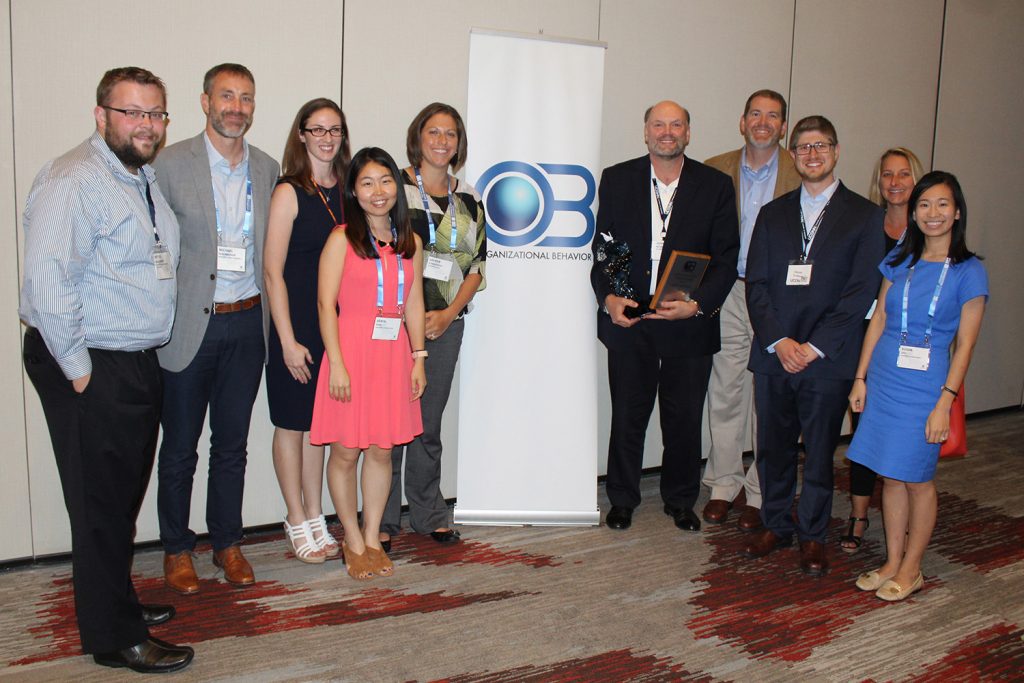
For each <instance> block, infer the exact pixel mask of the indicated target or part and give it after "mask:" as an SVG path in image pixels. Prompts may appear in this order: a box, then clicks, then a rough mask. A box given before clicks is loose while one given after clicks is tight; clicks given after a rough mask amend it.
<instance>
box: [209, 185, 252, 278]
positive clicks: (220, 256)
mask: <svg viewBox="0 0 1024 683" xmlns="http://www.w3.org/2000/svg"><path fill="white" fill-rule="evenodd" d="M213 210H214V213H215V215H216V218H217V270H228V271H231V272H233V273H244V272H245V260H246V259H245V255H246V251H247V247H248V243H249V241H250V237H251V235H252V180H251V179H250V178H249V174H248V173H246V174H245V222H244V223H243V224H242V242H241V243H240V244H239V243H232V242H227V241H226V240H225V239H224V231H223V229H222V227H221V222H220V207H219V206H217V195H216V194H215V195H214V201H213Z"/></svg>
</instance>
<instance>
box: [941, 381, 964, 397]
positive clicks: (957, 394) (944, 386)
mask: <svg viewBox="0 0 1024 683" xmlns="http://www.w3.org/2000/svg"><path fill="white" fill-rule="evenodd" d="M942 390H943V391H948V392H949V393H951V394H953V398H956V397H957V396H959V395H960V392H958V391H953V390H952V389H950V388H949V387H947V386H946V385H945V384H943V385H942Z"/></svg>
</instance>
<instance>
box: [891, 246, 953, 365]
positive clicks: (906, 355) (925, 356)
mask: <svg viewBox="0 0 1024 683" xmlns="http://www.w3.org/2000/svg"><path fill="white" fill-rule="evenodd" d="M949 262H950V261H949V258H946V261H945V263H943V264H942V273H941V274H940V275H939V281H938V282H936V283H935V293H934V294H932V300H931V303H929V304H928V328H927V329H926V330H925V331H924V344H923V345H922V346H913V345H911V344H908V343H907V308H908V303H909V299H910V280H911V279H912V278H913V277H914V266H911V267H910V269H909V270H908V271H907V280H906V282H904V283H903V311H902V315H901V318H900V349H899V355H897V356H896V366H897V367H900V368H905V369H907V370H922V371H923V370H927V369H928V363H929V361H930V360H931V350H932V348H931V347H932V342H931V339H932V323H933V322H934V321H935V309H936V307H937V306H938V305H939V293H940V292H942V285H943V283H945V281H946V274H947V273H949Z"/></svg>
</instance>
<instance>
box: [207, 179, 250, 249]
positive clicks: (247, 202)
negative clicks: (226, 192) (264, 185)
mask: <svg viewBox="0 0 1024 683" xmlns="http://www.w3.org/2000/svg"><path fill="white" fill-rule="evenodd" d="M213 211H214V215H215V217H216V219H217V235H218V236H219V235H220V234H221V233H222V232H223V229H222V228H221V225H220V207H219V206H217V193H216V192H214V193H213ZM251 234H252V179H251V178H250V177H249V171H248V170H247V171H246V172H245V222H244V223H242V237H243V238H247V237H249V236H250V235H251Z"/></svg>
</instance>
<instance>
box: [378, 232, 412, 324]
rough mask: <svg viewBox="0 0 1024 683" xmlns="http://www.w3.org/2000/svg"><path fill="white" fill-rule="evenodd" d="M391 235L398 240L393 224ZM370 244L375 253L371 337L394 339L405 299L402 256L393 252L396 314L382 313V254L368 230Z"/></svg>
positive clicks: (400, 322)
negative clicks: (375, 302)
mask: <svg viewBox="0 0 1024 683" xmlns="http://www.w3.org/2000/svg"><path fill="white" fill-rule="evenodd" d="M391 237H392V239H394V240H396V241H397V240H398V235H397V233H396V232H395V226H393V225H392V226H391ZM370 244H371V245H373V251H374V253H375V254H376V255H377V258H376V259H375V261H376V262H377V317H376V318H374V319H373V336H372V339H378V340H381V341H395V340H396V339H398V333H399V331H400V330H401V328H402V302H403V301H405V269H404V268H402V257H401V256H399V255H398V254H397V253H396V254H395V265H396V266H397V267H398V292H397V294H396V296H395V310H396V311H397V314H393V315H388V314H385V313H384V265H385V264H384V255H383V254H381V253H380V250H379V249H377V239H376V238H375V237H374V236H373V233H372V232H370Z"/></svg>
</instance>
